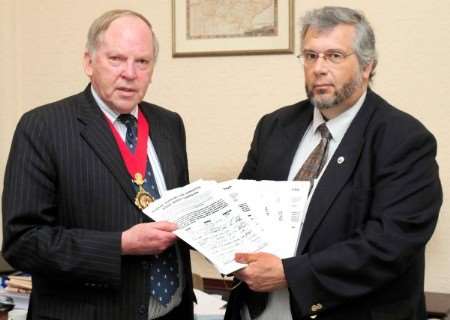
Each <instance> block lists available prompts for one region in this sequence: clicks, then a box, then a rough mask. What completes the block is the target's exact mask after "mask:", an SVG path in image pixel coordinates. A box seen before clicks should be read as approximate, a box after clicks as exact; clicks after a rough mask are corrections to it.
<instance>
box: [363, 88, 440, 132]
mask: <svg viewBox="0 0 450 320" xmlns="http://www.w3.org/2000/svg"><path fill="white" fill-rule="evenodd" d="M370 99H371V101H372V103H373V104H374V105H375V106H376V108H375V112H374V115H373V123H374V124H376V125H377V126H381V127H383V128H385V129H386V130H387V132H388V133H389V134H391V135H392V134H397V135H410V134H412V133H419V132H420V133H426V134H430V135H431V132H429V131H428V129H427V128H426V127H425V126H424V125H423V124H422V122H420V121H419V120H418V119H417V118H415V117H414V116H412V115H411V114H409V113H407V112H405V111H402V110H400V109H398V108H396V107H395V106H393V105H392V104H390V103H389V102H388V101H386V100H385V99H383V98H382V97H380V96H379V95H377V94H376V93H373V92H372V93H371V97H370Z"/></svg>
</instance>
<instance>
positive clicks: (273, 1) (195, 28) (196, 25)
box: [186, 0, 279, 39]
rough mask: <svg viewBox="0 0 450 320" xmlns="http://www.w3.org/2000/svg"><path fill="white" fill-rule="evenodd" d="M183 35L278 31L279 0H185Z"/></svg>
mask: <svg viewBox="0 0 450 320" xmlns="http://www.w3.org/2000/svg"><path fill="white" fill-rule="evenodd" d="M186 6H187V7H186V9H187V10H186V24H187V25H186V38H187V39H220V38H222V39H223V38H240V37H270V36H277V35H278V32H279V31H278V13H277V12H278V0H187V4H186Z"/></svg>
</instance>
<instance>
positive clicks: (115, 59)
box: [109, 56, 124, 62]
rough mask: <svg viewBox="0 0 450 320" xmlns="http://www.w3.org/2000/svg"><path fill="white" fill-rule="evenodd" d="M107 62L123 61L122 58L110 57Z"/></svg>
mask: <svg viewBox="0 0 450 320" xmlns="http://www.w3.org/2000/svg"><path fill="white" fill-rule="evenodd" d="M109 60H111V61H113V62H121V61H123V60H124V59H123V58H122V57H119V56H111V57H109Z"/></svg>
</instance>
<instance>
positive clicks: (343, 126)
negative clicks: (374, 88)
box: [312, 91, 367, 142]
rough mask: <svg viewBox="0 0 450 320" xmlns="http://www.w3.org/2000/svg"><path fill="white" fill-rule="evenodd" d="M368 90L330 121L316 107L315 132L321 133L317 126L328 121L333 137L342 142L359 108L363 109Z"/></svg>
mask: <svg viewBox="0 0 450 320" xmlns="http://www.w3.org/2000/svg"><path fill="white" fill-rule="evenodd" d="M366 94H367V91H364V93H363V94H362V95H361V97H360V98H359V99H358V101H356V103H355V104H354V105H353V106H352V107H350V108H348V109H347V110H345V111H344V112H343V113H341V114H340V115H338V116H337V117H336V118H333V119H330V120H328V121H325V119H324V118H323V116H322V114H321V113H320V111H319V109H317V108H314V115H313V123H312V129H313V132H314V134H319V135H320V133H319V132H317V131H316V129H317V127H318V126H320V125H321V124H322V123H324V122H326V123H327V128H328V130H329V131H330V133H331V136H332V139H333V140H335V141H337V142H340V141H341V140H342V138H343V137H344V134H345V132H346V131H347V129H348V127H349V126H350V124H351V123H352V121H353V119H354V118H355V116H356V114H357V113H358V111H359V109H361V107H362V105H363V103H364V100H365V99H366Z"/></svg>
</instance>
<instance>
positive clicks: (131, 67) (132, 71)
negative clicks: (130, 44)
mask: <svg viewBox="0 0 450 320" xmlns="http://www.w3.org/2000/svg"><path fill="white" fill-rule="evenodd" d="M122 75H123V76H124V77H125V78H127V79H134V78H136V66H135V64H134V62H133V61H128V62H127V63H126V64H125V69H124V70H123V72H122Z"/></svg>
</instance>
